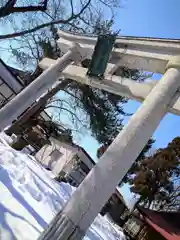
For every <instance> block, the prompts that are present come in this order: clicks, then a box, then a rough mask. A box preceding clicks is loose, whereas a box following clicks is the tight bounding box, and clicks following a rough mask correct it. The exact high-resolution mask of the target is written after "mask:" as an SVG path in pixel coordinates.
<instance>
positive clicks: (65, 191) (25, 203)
mask: <svg viewBox="0 0 180 240" xmlns="http://www.w3.org/2000/svg"><path fill="white" fill-rule="evenodd" d="M74 190H75V188H73V187H72V186H70V185H69V184H65V183H58V182H56V181H55V180H53V179H52V177H51V176H50V175H49V173H48V171H46V170H45V169H44V168H43V167H42V166H41V165H39V164H38V163H37V162H36V161H35V159H34V158H33V157H31V156H28V155H25V154H24V153H21V152H17V151H15V150H13V149H12V148H10V147H9V146H8V144H6V142H5V140H2V139H1V140H0V239H2V240H35V239H37V238H38V236H39V235H40V233H41V232H42V231H43V229H44V228H45V227H46V226H47V224H48V223H49V222H50V221H51V219H52V218H53V217H54V216H55V214H56V213H57V212H58V211H59V210H60V209H61V208H62V206H63V205H64V204H65V202H66V201H67V200H68V199H69V198H70V196H71V195H72V193H73V191H74ZM109 239H111V240H117V239H118V240H124V239H125V238H124V237H123V233H122V232H120V231H118V230H117V229H116V228H114V227H113V225H112V224H111V223H110V222H109V221H108V220H107V219H106V218H103V217H102V216H100V215H99V216H98V217H97V218H96V219H95V221H94V223H93V224H92V226H91V227H90V229H89V230H88V232H87V235H86V236H85V238H84V240H109Z"/></svg>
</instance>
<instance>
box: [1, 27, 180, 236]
mask: <svg viewBox="0 0 180 240" xmlns="http://www.w3.org/2000/svg"><path fill="white" fill-rule="evenodd" d="M59 35H60V39H59V40H58V44H59V45H60V48H61V50H63V51H64V53H65V54H64V55H63V57H62V58H60V59H58V60H56V61H53V60H50V59H44V60H43V61H42V62H41V63H40V66H41V67H42V68H43V69H46V70H45V71H44V72H43V73H42V74H41V75H40V76H39V77H38V78H37V79H36V80H35V81H34V82H33V83H31V84H30V85H29V86H28V87H27V88H25V89H24V90H23V91H22V92H21V93H20V94H18V95H17V96H16V97H15V98H14V99H13V100H12V101H11V102H9V103H8V104H7V105H6V106H5V107H3V108H2V109H1V110H0V128H1V130H2V129H3V128H4V127H6V126H7V125H9V124H11V123H12V120H14V119H15V118H16V117H18V116H19V115H20V114H21V113H22V112H23V111H24V110H26V108H27V107H28V106H29V105H30V104H32V103H33V102H34V101H35V100H36V99H37V98H39V97H40V96H41V94H42V93H44V92H45V91H46V90H47V88H48V87H50V86H51V85H52V84H53V83H54V82H55V81H56V80H57V79H58V78H59V76H65V77H69V78H72V79H74V80H76V81H80V82H82V83H84V84H88V85H91V86H93V87H97V88H100V89H104V90H107V91H109V92H112V93H115V94H119V95H123V96H126V97H129V98H132V99H136V100H138V101H143V103H142V105H141V106H140V108H139V109H138V110H137V112H136V113H135V114H134V115H133V116H132V117H131V119H130V121H129V123H128V124H127V126H125V128H124V129H123V130H122V131H121V132H120V133H119V135H118V136H117V138H116V139H115V140H114V141H113V143H112V144H111V145H110V147H109V148H108V150H107V151H106V152H105V154H104V155H103V156H102V157H101V159H100V160H99V162H98V163H97V164H96V166H95V167H94V168H93V169H92V170H91V171H90V173H89V174H88V176H87V177H86V178H85V180H84V181H83V182H82V184H81V185H80V186H79V188H78V189H77V190H76V192H75V193H74V195H73V196H72V197H71V199H70V200H69V202H68V203H67V204H66V206H65V207H64V209H63V210H62V211H61V212H60V213H59V214H58V215H57V216H56V217H55V219H54V220H53V221H52V223H51V224H50V227H49V228H48V229H47V230H45V232H44V233H43V234H42V236H41V237H40V240H50V239H51V240H75V239H82V238H83V236H84V235H85V232H86V230H87V229H88V227H89V226H90V225H91V223H92V222H93V220H94V218H95V217H96V215H97V214H98V213H99V211H100V210H101V208H102V207H103V206H104V204H105V203H106V201H107V200H108V199H109V197H110V196H111V194H112V193H113V192H114V189H115V187H116V186H117V185H118V183H119V181H120V180H121V179H122V178H123V176H124V175H125V174H126V172H127V171H128V169H129V168H130V167H131V165H132V163H133V162H134V161H135V159H136V158H137V157H138V155H139V153H140V152H141V150H142V149H143V147H144V146H145V145H146V143H147V141H148V140H149V139H150V137H151V136H152V134H153V133H154V131H155V130H156V128H157V126H158V125H159V123H160V121H161V120H162V118H163V117H164V116H165V115H166V113H167V112H168V111H170V112H172V113H174V114H178V115H180V99H179V97H180V95H179V92H178V89H179V87H180V41H179V40H170V39H152V38H133V37H119V38H117V40H116V43H115V48H114V49H113V51H112V56H111V58H110V59H109V64H108V67H107V69H106V74H105V79H104V80H102V81H97V80H95V79H93V78H89V77H87V76H86V71H87V69H84V68H82V67H80V66H79V64H78V62H81V61H82V60H83V59H87V58H88V59H90V58H91V55H92V53H93V49H94V45H95V43H96V39H97V38H96V37H89V36H82V35H73V34H70V33H67V32H62V31H59ZM122 66H126V67H128V68H133V69H135V68H137V69H141V70H146V71H149V72H158V73H163V74H164V75H163V77H162V79H161V80H160V81H155V82H150V83H136V82H133V81H132V80H129V79H123V78H121V77H119V76H118V71H119V68H120V67H122ZM114 73H116V75H115V76H114V75H113V74H114Z"/></svg>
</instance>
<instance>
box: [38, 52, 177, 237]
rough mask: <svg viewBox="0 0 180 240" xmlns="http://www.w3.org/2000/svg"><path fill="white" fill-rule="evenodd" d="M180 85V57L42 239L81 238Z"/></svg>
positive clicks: (167, 69) (154, 128)
mask: <svg viewBox="0 0 180 240" xmlns="http://www.w3.org/2000/svg"><path fill="white" fill-rule="evenodd" d="M179 88H180V56H174V57H172V59H171V60H170V61H169V62H168V64H167V67H166V72H165V74H164V75H163V77H162V79H161V80H160V81H159V82H158V83H157V84H156V86H155V87H154V88H153V89H152V91H151V92H150V93H149V95H148V96H147V97H146V99H145V100H144V102H143V103H142V105H141V106H140V107H139V109H138V110H137V112H136V113H135V114H134V115H133V116H132V117H131V119H130V121H129V123H128V124H127V126H126V127H124V129H123V130H122V131H121V132H120V133H119V135H118V136H117V137H116V139H115V140H114V141H113V143H112V144H111V145H110V147H109V148H108V149H107V151H106V152H105V153H104V154H103V156H102V157H101V158H100V160H99V162H98V163H97V164H96V166H95V167H94V168H93V169H92V170H91V171H90V173H89V174H88V176H87V177H86V178H85V180H84V181H83V182H82V183H81V185H80V186H79V188H78V189H77V190H76V191H75V193H74V194H73V196H72V197H71V199H70V200H69V202H68V203H67V204H66V206H65V207H64V209H63V210H62V212H60V213H59V214H58V215H57V216H56V217H55V219H53V221H52V223H51V224H50V226H49V228H48V229H47V230H46V231H45V232H44V233H43V234H42V236H41V237H40V238H39V239H40V240H49V239H52V240H75V239H77V240H79V239H82V238H83V236H84V235H85V233H86V231H87V229H88V228H89V226H90V225H91V223H92V222H93V220H94V218H95V217H96V216H97V214H98V213H99V212H100V210H101V209H102V207H103V206H104V204H105V203H106V201H107V199H109V197H110V196H111V194H112V193H113V192H114V189H115V188H116V186H117V185H118V184H119V182H120V180H121V179H122V178H123V177H124V175H125V174H126V173H127V171H128V170H129V168H130V167H131V165H132V164H133V162H134V161H135V160H136V158H137V157H138V155H139V154H140V152H141V151H142V149H143V147H144V146H145V145H146V143H147V141H148V140H149V139H150V137H151V136H152V135H153V133H154V131H155V130H156V128H157V126H158V125H159V123H160V122H161V120H162V118H163V117H164V116H165V115H166V113H167V111H168V105H169V104H170V103H171V101H172V99H173V97H174V95H175V93H176V92H177V90H178V89H179Z"/></svg>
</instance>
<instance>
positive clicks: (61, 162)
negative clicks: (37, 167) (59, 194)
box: [36, 138, 77, 175]
mask: <svg viewBox="0 0 180 240" xmlns="http://www.w3.org/2000/svg"><path fill="white" fill-rule="evenodd" d="M50 140H51V143H52V145H45V146H44V147H43V148H42V149H40V150H39V151H38V152H37V154H36V159H37V160H38V161H40V162H41V163H43V164H44V165H46V166H48V164H49V163H50V162H51V160H52V159H51V156H49V155H50V153H51V152H52V151H53V150H55V149H57V150H58V151H60V152H61V153H62V156H61V157H60V158H59V159H58V160H57V161H56V162H54V164H53V165H52V164H51V169H52V172H53V173H54V174H55V175H58V174H59V172H60V171H61V170H62V169H63V167H64V166H65V165H66V164H67V163H68V162H69V161H70V160H71V159H72V157H73V156H74V154H76V151H77V150H76V148H74V147H72V146H70V145H68V144H64V143H61V142H59V141H57V140H55V139H54V138H51V139H50Z"/></svg>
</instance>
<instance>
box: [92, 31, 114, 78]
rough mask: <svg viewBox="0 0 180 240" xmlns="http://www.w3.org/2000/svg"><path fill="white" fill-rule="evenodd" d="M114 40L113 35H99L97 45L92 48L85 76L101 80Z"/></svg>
mask: <svg viewBox="0 0 180 240" xmlns="http://www.w3.org/2000/svg"><path fill="white" fill-rule="evenodd" d="M115 40H116V35H115V34H109V35H99V36H98V39H97V43H96V45H95V48H94V52H93V55H92V59H91V62H90V64H89V68H88V72H87V75H88V76H90V77H96V78H99V79H102V78H103V77H104V73H105V71H106V67H107V64H108V61H109V57H110V54H111V52H112V48H113V46H114V42H115Z"/></svg>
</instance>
